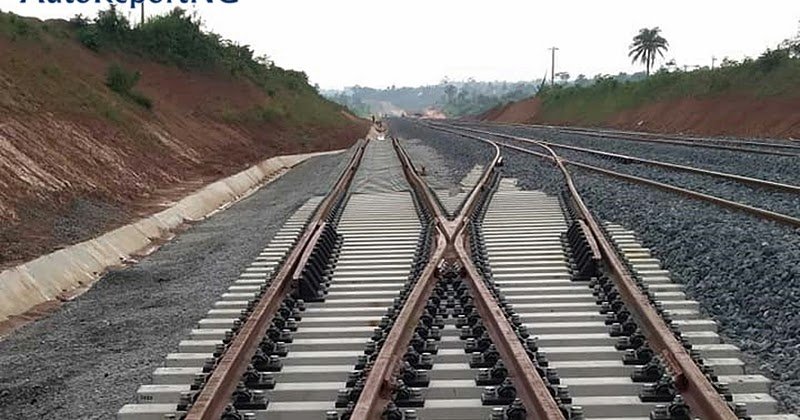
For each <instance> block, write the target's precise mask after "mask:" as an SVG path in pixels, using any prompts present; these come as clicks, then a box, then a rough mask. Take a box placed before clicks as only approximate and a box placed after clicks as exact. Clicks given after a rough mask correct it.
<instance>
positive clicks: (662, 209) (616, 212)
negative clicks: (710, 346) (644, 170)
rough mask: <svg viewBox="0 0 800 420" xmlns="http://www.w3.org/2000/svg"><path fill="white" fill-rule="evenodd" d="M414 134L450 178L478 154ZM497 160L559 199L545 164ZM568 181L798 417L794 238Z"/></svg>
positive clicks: (675, 202) (601, 183)
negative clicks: (645, 251) (633, 238)
mask: <svg viewBox="0 0 800 420" xmlns="http://www.w3.org/2000/svg"><path fill="white" fill-rule="evenodd" d="M398 126H399V125H398ZM416 130H417V131H415V132H414V133H415V137H417V138H421V139H424V140H425V141H426V144H428V145H429V146H431V147H433V148H434V149H436V150H437V151H438V153H439V155H440V156H442V157H443V158H444V159H445V162H446V164H447V165H450V166H451V167H452V168H461V167H464V166H469V165H472V164H473V162H472V161H471V156H472V154H471V153H466V158H463V157H462V156H463V154H462V153H463V151H464V150H471V149H474V148H475V147H482V146H478V145H476V144H477V143H478V142H477V141H475V140H470V139H465V138H462V137H460V136H457V135H453V134H449V133H443V132H438V131H434V130H430V129H427V128H424V127H418V128H416ZM409 131H410V130H409ZM470 143H472V145H470ZM629 144H630V142H624V145H625V146H626V147H627V146H628V145H629ZM654 147H656V146H654ZM658 147H661V146H658ZM609 149H610V148H609ZM692 150H693V151H694V150H695V149H692ZM620 152H623V151H622V150H620ZM627 152H628V154H633V152H631V151H630V150H628V151H627ZM503 153H504V157H505V159H506V162H505V163H506V164H505V168H504V172H505V176H508V177H514V178H517V179H518V180H519V185H520V186H521V187H522V188H524V189H532V190H533V189H535V190H543V191H546V192H548V193H550V194H560V192H561V186H562V185H563V178H562V177H561V175H560V173H558V172H557V171H556V170H555V168H554V166H553V165H552V164H550V163H549V162H544V161H543V160H541V159H540V158H537V157H532V156H529V155H525V154H522V153H520V152H514V151H509V150H504V151H503ZM703 153H704V154H705V153H711V152H703ZM724 153H728V152H724ZM636 155H637V156H640V155H642V154H640V153H636ZM464 159H466V162H464V161H463V160H464ZM770 159H772V158H770ZM684 163H689V162H684ZM728 165H733V162H732V161H729V162H728ZM737 165H745V166H744V167H742V168H741V170H740V171H738V173H744V174H746V175H751V176H754V175H753V174H748V173H746V172H747V171H748V170H750V169H752V168H747V167H746V166H747V165H748V164H747V162H746V161H741V162H739V163H738V164H737ZM727 168H728V169H731V168H734V169H738V167H736V166H734V167H731V166H727ZM716 169H719V168H716ZM572 173H573V176H574V179H575V182H576V184H577V186H578V188H579V190H580V192H581V194H582V195H583V197H584V199H585V201H586V203H587V205H588V206H589V207H590V208H591V209H592V210H593V211H594V212H595V214H596V215H597V216H598V217H599V218H601V219H602V220H607V221H611V222H615V223H618V224H621V225H623V226H625V227H627V228H629V229H632V230H634V231H635V232H636V233H637V235H638V236H639V238H640V239H641V240H642V242H643V243H644V246H646V247H648V248H650V249H651V250H652V252H653V254H654V256H655V257H657V258H659V259H660V260H661V261H662V263H663V264H664V266H665V268H666V269H668V270H670V272H671V273H672V278H673V279H674V280H675V281H677V282H679V283H683V284H685V285H686V291H687V294H688V296H689V297H690V298H692V299H695V300H697V301H699V302H700V305H701V307H702V309H703V311H704V312H706V313H707V314H709V315H711V316H712V317H713V318H714V319H715V320H716V321H717V322H718V323H719V326H720V333H721V334H722V335H723V336H724V337H726V338H727V339H728V340H729V341H730V342H731V343H732V344H735V345H737V346H739V348H741V349H742V350H743V351H744V352H745V358H746V359H747V360H748V361H749V362H750V369H752V370H753V372H755V371H756V370H761V372H762V373H764V374H766V375H767V376H769V377H771V378H772V379H773V380H774V381H775V382H774V383H773V388H772V394H773V396H775V397H776V399H778V400H779V402H780V403H781V404H782V406H783V408H784V409H785V410H786V411H788V412H791V413H798V412H800V232H799V231H798V230H796V229H790V228H787V227H784V226H782V225H778V224H775V223H772V222H767V221H763V220H760V219H756V218H754V217H752V216H749V215H746V214H742V213H738V212H734V211H729V210H726V209H723V208H720V207H717V206H715V205H712V204H709V203H705V202H700V201H696V200H690V199H685V198H683V197H680V196H677V195H674V194H671V193H667V192H662V191H660V190H656V189H653V188H649V187H644V186H640V185H634V184H629V183H625V182H621V181H617V180H613V179H610V178H607V177H604V176H601V175H595V174H591V173H587V172H585V171H581V170H579V169H577V168H574V169H572ZM783 181H786V182H789V181H791V180H790V179H783ZM689 182H691V181H689Z"/></svg>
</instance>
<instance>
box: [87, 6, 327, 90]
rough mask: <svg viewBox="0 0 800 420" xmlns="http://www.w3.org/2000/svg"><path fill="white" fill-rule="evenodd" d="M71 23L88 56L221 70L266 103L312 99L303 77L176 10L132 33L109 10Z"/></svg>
mask: <svg viewBox="0 0 800 420" xmlns="http://www.w3.org/2000/svg"><path fill="white" fill-rule="evenodd" d="M73 21H74V22H73V24H74V25H75V26H76V27H78V28H79V29H78V39H79V40H80V42H81V43H83V45H85V46H86V47H87V48H89V49H91V50H93V51H98V52H99V51H101V50H114V49H115V50H119V51H123V52H128V53H134V54H139V55H142V56H145V57H147V58H149V59H151V60H154V61H158V62H161V63H164V64H170V65H174V66H177V67H180V68H183V69H187V70H197V69H200V70H213V69H221V70H225V71H227V72H229V73H230V74H231V75H233V76H239V77H244V78H247V79H249V80H250V81H252V82H254V83H255V84H257V85H258V86H260V87H261V88H262V89H264V91H265V92H267V93H268V94H269V96H271V97H273V96H276V95H277V94H279V93H280V92H283V91H286V90H289V91H295V92H304V93H306V92H307V93H315V92H314V89H313V87H311V86H310V85H309V84H308V76H307V75H306V74H305V73H303V72H298V71H292V70H284V69H282V68H280V67H278V66H275V64H274V63H273V62H272V61H271V60H270V59H269V57H266V56H260V57H255V56H254V52H253V50H252V49H251V48H250V46H248V45H240V44H237V43H235V42H232V41H230V40H227V39H223V38H222V37H221V36H219V35H217V34H214V33H209V32H204V31H203V29H202V22H201V21H200V20H199V19H197V18H195V17H194V16H191V15H188V14H187V13H186V11H184V10H182V9H180V8H175V9H174V10H172V11H171V12H169V13H167V14H165V15H161V16H155V17H152V18H150V19H149V20H148V21H147V22H145V23H144V24H142V25H139V26H138V27H135V28H133V27H131V24H130V22H129V21H128V20H127V19H126V18H125V17H124V16H123V15H121V14H120V13H119V12H118V11H117V9H116V8H114V7H111V8H110V9H108V10H104V11H101V12H99V13H98V15H97V17H96V18H95V19H94V20H93V21H92V22H88V21H85V18H83V17H80V16H79V17H75V18H73ZM84 24H85V25H84Z"/></svg>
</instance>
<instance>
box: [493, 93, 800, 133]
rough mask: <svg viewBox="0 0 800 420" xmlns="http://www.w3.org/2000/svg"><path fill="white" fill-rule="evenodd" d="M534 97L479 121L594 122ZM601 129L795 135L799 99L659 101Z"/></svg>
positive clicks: (799, 121) (733, 97)
mask: <svg viewBox="0 0 800 420" xmlns="http://www.w3.org/2000/svg"><path fill="white" fill-rule="evenodd" d="M543 108H544V107H543V106H542V104H541V103H540V101H539V100H538V99H536V98H531V99H526V100H523V101H520V102H515V103H511V104H508V105H505V106H502V107H499V108H495V109H492V110H490V111H488V112H487V113H485V114H484V115H482V116H481V117H482V119H483V120H484V121H495V122H510V123H530V124H559V125H579V126H594V125H598V124H597V123H596V122H595V121H591V120H589V119H582V118H574V119H565V118H559V117H558V114H559V111H558V110H545V109H543ZM599 125H601V126H604V127H611V128H622V129H634V130H638V131H652V132H663V133H691V134H698V135H709V136H737V137H770V138H794V139H800V98H783V97H761V98H756V97H751V96H744V95H726V96H720V97H714V98H683V99H674V100H668V101H658V102H654V103H650V104H646V105H643V106H640V107H636V108H632V109H628V110H624V111H621V112H618V113H616V114H614V115H612V116H611V117H610V118H608V119H606V120H604V121H602V123H601V124H599Z"/></svg>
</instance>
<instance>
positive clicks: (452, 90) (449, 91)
mask: <svg viewBox="0 0 800 420" xmlns="http://www.w3.org/2000/svg"><path fill="white" fill-rule="evenodd" d="M456 93H458V88H456V87H455V86H453V85H451V84H448V85H447V86H445V88H444V94H445V95H447V102H448V103H450V102H453V100H454V99H455V98H456Z"/></svg>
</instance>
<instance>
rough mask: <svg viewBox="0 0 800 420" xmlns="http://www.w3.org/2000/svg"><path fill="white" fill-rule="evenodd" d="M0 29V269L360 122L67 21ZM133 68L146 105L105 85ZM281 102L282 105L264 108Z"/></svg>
mask: <svg viewBox="0 0 800 420" xmlns="http://www.w3.org/2000/svg"><path fill="white" fill-rule="evenodd" d="M43 28H44V29H43V30H40V31H38V32H36V33H33V34H26V35H25V36H20V35H19V34H7V33H3V32H2V31H0V57H2V60H0V250H1V251H0V266H4V267H7V266H10V265H12V264H15V263H19V262H23V261H26V260H29V259H31V258H32V257H35V256H37V255H41V254H43V253H46V252H49V251H52V250H54V249H56V248H59V247H62V246H65V245H68V244H71V243H75V242H78V241H80V240H84V239H87V238H88V237H90V236H93V235H95V234H97V233H99V232H102V231H105V230H108V229H111V228H113V227H116V226H119V225H121V224H124V223H127V222H128V221H130V220H131V219H132V218H134V217H136V216H138V215H142V214H145V213H150V212H152V211H154V210H157V208H158V207H159V206H161V205H164V204H165V203H168V202H169V201H170V200H172V199H174V198H177V197H179V196H182V195H183V194H185V193H186V192H188V191H190V190H192V189H195V188H197V187H199V186H200V185H202V184H203V183H205V182H209V181H211V180H215V179H218V178H220V177H223V176H226V175H229V174H232V173H234V172H237V171H239V170H241V169H243V168H244V167H246V166H247V165H249V164H252V163H254V162H256V161H259V160H262V159H265V158H268V157H270V156H274V155H281V154H289V153H301V152H308V151H322V150H331V149H339V148H343V147H347V146H349V145H350V144H352V142H353V141H354V140H355V139H357V138H359V137H361V136H363V135H364V134H365V133H366V130H367V127H368V124H367V123H366V122H363V121H361V120H358V119H354V118H352V117H351V116H349V115H346V114H345V112H344V111H343V109H342V108H341V107H339V106H337V105H334V104H332V103H330V102H327V101H325V100H323V99H322V98H321V97H319V96H317V95H309V94H307V92H293V91H291V90H287V91H278V92H269V94H268V93H267V92H265V91H264V90H263V89H261V88H259V87H258V86H256V85H255V84H253V83H251V82H249V81H246V80H244V79H242V78H238V77H236V76H233V75H230V74H226V73H224V72H222V71H205V72H188V71H183V70H181V69H179V68H177V67H173V66H166V65H161V64H157V63H154V62H149V61H146V60H144V59H142V58H138V57H134V56H128V55H122V54H114V53H102V54H98V53H95V52H93V51H91V50H89V49H87V48H85V47H84V46H83V45H81V44H80V43H79V42H77V40H76V39H75V36H74V34H73V33H72V32H70V31H69V30H68V28H67V23H66V22H48V23H47V24H45V25H44V27H43ZM113 63H118V64H120V65H121V66H122V67H123V68H126V69H130V70H132V71H133V70H136V71H139V72H140V73H141V79H140V81H139V83H138V84H137V86H136V90H137V91H139V92H140V93H141V94H143V95H144V96H146V97H148V98H150V99H152V101H153V108H152V109H151V110H150V109H147V108H145V107H142V106H140V105H137V104H136V103H135V102H134V101H131V100H130V99H129V98H127V97H125V96H122V95H119V94H117V93H115V92H113V91H112V90H110V89H109V88H108V87H107V86H106V84H105V82H106V72H107V70H108V68H109V66H111V65H112V64H113ZM274 109H280V110H281V114H278V116H276V114H275V113H274V112H266V111H265V110H274Z"/></svg>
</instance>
